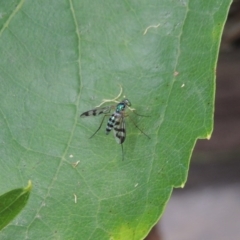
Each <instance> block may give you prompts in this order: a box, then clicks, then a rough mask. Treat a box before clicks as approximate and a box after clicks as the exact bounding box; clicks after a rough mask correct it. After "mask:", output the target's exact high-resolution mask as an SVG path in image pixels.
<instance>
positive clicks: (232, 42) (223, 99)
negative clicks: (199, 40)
mask: <svg viewBox="0 0 240 240" xmlns="http://www.w3.org/2000/svg"><path fill="white" fill-rule="evenodd" d="M216 84H217V85H216V105H215V114H214V131H213V134H212V137H211V139H210V140H198V142H197V145H196V148H195V149H194V153H193V156H192V159H191V165H190V170H189V176H188V181H187V183H186V186H185V187H184V189H175V190H174V192H173V195H172V197H171V199H170V201H169V203H168V205H167V208H166V211H165V213H164V215H163V217H162V220H161V221H160V223H158V225H157V226H156V227H155V228H154V229H153V230H152V231H151V233H150V234H149V236H148V238H147V239H148V240H160V239H161V240H236V239H240V0H235V1H234V2H233V4H232V6H231V9H230V12H229V16H228V19H227V23H226V25H225V29H224V33H223V37H222V42H221V48H220V54H219V60H218V66H217V79H216Z"/></svg>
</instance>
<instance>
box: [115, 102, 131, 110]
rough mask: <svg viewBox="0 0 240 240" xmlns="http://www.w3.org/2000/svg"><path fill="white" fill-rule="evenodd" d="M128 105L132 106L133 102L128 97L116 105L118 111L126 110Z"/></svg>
mask: <svg viewBox="0 0 240 240" xmlns="http://www.w3.org/2000/svg"><path fill="white" fill-rule="evenodd" d="M126 106H131V103H130V101H129V100H128V99H124V100H123V101H122V102H120V103H119V104H118V105H117V107H116V112H122V111H124V110H125V108H126Z"/></svg>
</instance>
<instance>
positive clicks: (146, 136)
mask: <svg viewBox="0 0 240 240" xmlns="http://www.w3.org/2000/svg"><path fill="white" fill-rule="evenodd" d="M128 117H129V119H130V120H131V121H132V123H133V125H134V126H135V127H136V128H137V129H138V130H139V131H140V132H141V133H143V134H144V135H145V136H146V137H147V138H149V139H150V137H149V136H148V135H147V134H146V133H145V132H143V131H142V130H141V129H140V128H139V127H138V125H137V124H136V123H135V122H134V121H133V119H132V118H131V117H130V116H128Z"/></svg>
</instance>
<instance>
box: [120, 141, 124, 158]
mask: <svg viewBox="0 0 240 240" xmlns="http://www.w3.org/2000/svg"><path fill="white" fill-rule="evenodd" d="M121 147H122V161H123V160H124V152H123V144H122V143H121Z"/></svg>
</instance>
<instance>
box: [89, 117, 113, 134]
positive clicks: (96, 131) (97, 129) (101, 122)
mask: <svg viewBox="0 0 240 240" xmlns="http://www.w3.org/2000/svg"><path fill="white" fill-rule="evenodd" d="M106 116H109V115H107V114H105V115H104V117H103V119H102V121H101V123H100V125H99V127H98V129H97V130H96V131H95V132H94V133H93V135H92V136H91V137H90V138H92V137H93V136H94V135H95V134H96V133H97V132H98V131H99V130H100V128H101V127H102V124H103V121H104V119H105V117H106Z"/></svg>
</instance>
